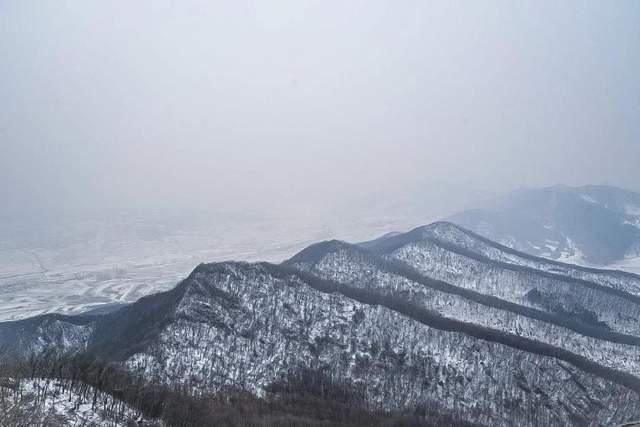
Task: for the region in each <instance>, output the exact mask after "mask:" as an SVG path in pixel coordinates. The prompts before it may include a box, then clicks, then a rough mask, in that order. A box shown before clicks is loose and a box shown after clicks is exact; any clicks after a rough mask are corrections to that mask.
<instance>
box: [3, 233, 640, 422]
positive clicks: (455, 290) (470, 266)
mask: <svg viewBox="0 0 640 427" xmlns="http://www.w3.org/2000/svg"><path fill="white" fill-rule="evenodd" d="M639 318H640V277H639V276H635V275H632V274H628V273H622V272H616V271H606V270H595V269H589V268H585V267H579V266H573V265H569V264H562V263H559V262H556V261H549V260H545V259H542V258H536V257H534V256H531V255H526V254H524V253H520V252H517V251H515V250H513V249H510V248H507V247H504V246H502V245H500V244H496V243H494V242H491V241H489V240H487V239H485V238H482V237H480V236H479V235H477V234H475V233H473V232H470V231H467V230H465V229H462V228H461V227H459V226H456V225H453V224H451V223H444V222H441V223H435V224H432V225H429V226H425V227H419V228H417V229H415V230H413V231H411V232H409V233H403V234H389V235H386V236H384V237H382V238H380V239H377V240H374V241H372V242H367V243H363V244H360V245H352V244H349V243H345V242H340V241H328V242H322V243H318V244H316V245H312V246H310V247H308V248H307V249H305V250H303V251H302V252H300V253H299V254H298V255H296V256H294V257H293V258H291V259H290V260H288V261H286V262H284V263H283V264H281V265H275V264H269V263H239V262H223V263H214V264H202V265H200V266H198V267H197V268H196V269H195V270H194V271H193V272H192V273H191V274H190V275H189V277H188V278H187V279H185V280H184V281H182V282H181V283H180V284H178V285H177V286H176V287H175V288H174V289H172V290H170V291H168V292H164V293H159V294H154V295H150V296H147V297H144V298H142V299H140V300H139V301H137V302H136V303H134V304H131V305H129V306H126V307H123V308H121V309H120V310H118V311H115V312H111V313H106V314H93V315H85V316H61V315H45V316H40V317H36V318H32V319H27V320H23V321H17V322H7V323H0V347H5V348H6V347H12V348H13V349H14V350H15V351H16V352H17V353H21V354H23V355H25V354H29V353H31V352H40V351H42V350H45V349H48V348H59V349H64V350H67V351H72V352H74V351H75V352H83V351H86V352H89V353H92V354H96V355H98V356H100V357H103V358H107V359H109V360H112V361H113V362H114V363H117V364H119V365H120V366H122V367H125V368H126V369H127V370H128V371H129V372H131V373H134V374H137V375H142V376H143V377H145V378H147V379H149V380H155V381H159V382H160V383H164V384H167V385H170V386H180V387H182V388H184V389H186V390H192V391H194V392H201V393H205V392H216V391H221V390H225V389H227V388H229V387H232V388H240V389H244V390H247V391H250V392H251V393H254V394H256V395H258V396H263V395H265V394H266V393H269V390H270V389H271V387H272V386H273V384H276V383H279V382H281V381H283V380H285V379H286V378H288V377H290V376H292V375H295V374H296V372H300V371H305V370H312V371H314V372H322V373H323V375H328V376H329V377H330V378H333V379H335V380H338V381H340V382H341V383H347V384H350V386H352V387H353V388H354V389H357V390H359V392H361V393H362V395H363V396H364V398H365V400H366V402H367V404H368V405H369V406H370V407H372V408H382V409H389V410H391V409H411V408H420V407H432V406H433V405H434V404H435V405H437V407H438V408H439V410H441V411H443V412H444V413H453V414H456V415H459V416H461V417H462V418H464V419H467V420H472V421H474V422H479V423H482V424H485V425H498V426H500V425H502V426H510V425H524V426H527V425H530V426H533V425H612V424H615V423H620V422H623V421H626V420H629V419H634V418H638V417H640V323H638V319H639Z"/></svg>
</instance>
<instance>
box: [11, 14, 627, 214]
mask: <svg viewBox="0 0 640 427" xmlns="http://www.w3.org/2000/svg"><path fill="white" fill-rule="evenodd" d="M0 12H1V13H0V52H2V58H3V59H2V60H0V97H2V99H3V102H2V104H0V131H1V135H2V136H1V138H2V148H3V156H2V157H1V160H0V170H1V171H0V178H1V179H2V182H3V183H4V185H3V186H2V187H1V190H0V197H2V199H3V201H4V203H3V205H4V207H5V215H9V214H15V215H31V214H34V213H35V214H38V215H43V214H44V215H46V214H47V213H48V212H52V213H53V212H65V211H82V210H83V209H84V210H86V209H98V210H99V209H103V208H104V209H107V208H115V209H119V208H125V209H127V208H131V209H138V208H141V209H147V208H163V209H216V210H231V211H233V210H249V211H251V210H254V211H255V210H259V211H265V212H268V211H271V210H278V209H280V210H281V209H285V210H286V209H296V208H298V207H300V206H308V207H309V209H318V210H323V209H329V208H340V207H342V206H348V205H349V203H352V202H353V201H354V200H360V199H366V198H367V197H375V196H376V195H387V194H392V193H402V192H403V191H406V192H407V194H413V195H419V194H421V193H420V192H421V191H423V193H422V194H423V195H424V197H425V198H426V199H429V200H430V201H431V202H433V203H441V204H442V206H439V208H441V210H447V208H448V207H447V206H446V205H447V203H448V201H447V200H445V199H444V198H442V197H440V196H437V194H438V193H437V191H438V190H439V189H438V188H437V187H447V188H449V187H450V188H452V190H451V192H452V193H453V192H455V189H465V191H466V192H468V193H474V194H477V195H487V194H489V195H498V194H502V193H505V192H508V191H511V190H514V189H516V188H519V187H541V186H548V185H556V184H567V185H582V184H604V183H606V184H611V185H616V186H621V187H624V188H628V189H630V190H635V191H639V190H640V186H639V185H640V184H639V183H640V168H638V167H637V166H638V160H639V159H640V142H639V139H640V120H638V117H640V81H639V80H638V78H637V76H638V75H640V49H638V43H639V42H640V26H639V25H637V24H638V22H640V4H638V3H635V2H619V3H615V4H611V3H600V2H583V3H571V4H570V3H566V4H560V5H558V4H555V3H554V2H535V3H533V2H532V3H519V4H514V3H509V2H478V3H473V4H468V3H465V4H463V3H450V2H406V3H401V4H396V5H393V7H391V4H390V3H385V2H349V3H347V4H339V3H337V2H335V3H334V2H304V3H302V2H269V3H266V2H265V3H262V2H247V3H242V4H241V3H235V2H221V3H215V4H210V3H207V2H189V3H188V6H187V7H176V6H175V5H172V4H171V3H158V2H153V3H152V2H139V3H138V2H137V3H133V4H132V3H117V2H105V3H98V2H62V3H58V2H42V3H38V4H36V3H32V2H8V3H5V4H3V5H2V6H0ZM569 24H570V25H569ZM442 183H445V184H444V185H442ZM420 187H423V188H422V189H421V188H420ZM462 193H463V192H461V194H462ZM434 194H436V195H434ZM460 197H466V196H463V195H461V196H460ZM477 198H481V197H476V199H477ZM452 206H453V204H452Z"/></svg>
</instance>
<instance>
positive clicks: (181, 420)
mask: <svg viewBox="0 0 640 427" xmlns="http://www.w3.org/2000/svg"><path fill="white" fill-rule="evenodd" d="M42 378H45V379H53V380H54V381H55V384H56V386H57V387H59V388H61V390H62V391H61V392H62V393H63V394H64V393H65V391H66V390H69V391H70V390H74V391H75V392H76V393H77V394H80V395H83V396H84V398H85V401H86V402H90V403H91V404H92V409H93V410H96V411H102V412H103V413H108V414H111V416H112V418H113V419H118V420H121V419H122V417H123V414H124V413H125V410H126V408H125V404H126V405H128V406H129V407H130V408H133V409H134V411H135V413H136V417H135V419H136V420H129V423H130V424H131V425H132V426H133V425H138V421H140V423H141V424H142V423H144V425H146V426H154V425H167V426H176V427H192V426H193V427H195V426H264V427H268V426H292V427H293V426H354V427H356V426H381V427H384V426H389V427H391V426H461V427H462V426H472V424H470V423H466V422H463V421H460V420H458V419H457V418H456V417H454V416H452V415H448V414H444V413H441V412H440V411H439V410H438V408H437V404H435V403H434V404H433V405H423V406H422V407H420V408H416V409H414V410H412V411H407V412H403V413H399V412H395V413H390V412H382V411H375V410H371V409H369V408H367V405H366V403H365V400H364V394H363V393H362V392H361V391H360V390H358V388H357V387H355V386H353V385H351V384H345V383H338V382H336V381H335V380H333V379H331V376H328V375H324V374H323V373H322V372H319V371H314V370H309V369H300V370H297V371H294V372H293V373H292V374H291V375H290V376H289V377H288V378H283V379H282V380H280V381H278V382H275V383H273V384H272V385H271V386H269V387H268V388H267V390H266V391H267V393H266V395H265V396H264V397H261V398H259V397H256V396H254V395H252V394H251V393H248V392H246V391H242V390H237V389H226V390H222V391H220V392H218V393H215V394H206V395H203V394H200V393H198V392H197V391H194V390H190V389H188V388H186V387H181V386H174V387H170V386H168V385H165V384H159V383H157V382H151V381H148V380H145V379H143V378H141V377H139V376H135V375H133V374H131V373H129V372H127V371H125V370H124V369H122V368H120V367H119V366H117V365H115V364H113V363H107V362H104V361H102V360H100V359H97V358H95V357H93V356H91V355H88V354H57V353H55V352H48V353H42V354H40V355H38V356H31V357H29V358H27V359H17V358H9V357H4V358H0V380H1V381H0V389H2V388H3V387H4V388H7V387H8V388H12V387H13V388H14V389H15V388H16V386H15V385H16V384H19V382H20V381H21V380H29V379H42ZM104 394H107V395H109V396H111V397H113V398H115V399H105V398H104ZM20 419H23V418H19V417H16V420H20ZM141 420H144V421H141ZM0 421H2V422H4V421H6V420H0ZM0 424H1V425H3V426H4V425H5V424H2V423H0ZM11 425H16V426H18V425H21V424H20V422H19V421H18V422H16V423H15V424H11ZM29 425H32V424H29Z"/></svg>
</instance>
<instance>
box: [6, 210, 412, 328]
mask: <svg viewBox="0 0 640 427" xmlns="http://www.w3.org/2000/svg"><path fill="white" fill-rule="evenodd" d="M300 218H301V217H300V216H295V217H291V218H286V217H278V218H258V217H256V218H250V217H249V218H247V217H244V218H234V217H230V216H229V215H225V216H217V217H216V216H212V217H210V218H209V217H206V218H202V217H198V218H197V219H196V220H193V221H191V220H189V221H185V220H181V221H178V220H175V219H174V218H164V217H151V218H149V217H144V218H141V217H136V216H126V217H120V218H116V219H113V218H110V219H109V221H96V220H92V221H77V222H68V223H66V224H61V225H59V226H56V227H55V228H53V229H51V227H49V228H47V229H46V230H45V231H39V230H37V229H36V230H33V229H29V230H27V231H26V232H24V231H21V230H19V229H12V230H9V231H10V232H11V233H13V234H14V235H16V237H15V238H13V239H12V238H7V237H5V236H3V239H2V243H1V244H0V321H4V320H17V319H22V318H25V317H29V316H33V315H37V314H43V313H51V312H57V313H67V314H76V313H81V312H84V311H87V310H91V309H94V308H98V307H105V306H108V305H110V304H114V303H130V302H133V301H136V300H137V299H139V298H140V297H142V296H144V295H148V294H151V293H155V292H159V291H163V290H167V289H170V288H171V287H173V286H174V285H175V284H177V283H178V282H179V281H180V280H181V279H183V278H184V277H186V276H187V275H188V274H189V273H190V272H191V271H192V270H193V268H194V267H195V266H196V265H198V264H199V263H201V262H212V261H223V260H246V261H257V260H261V261H272V262H278V261H282V260H284V259H286V258H288V257H290V256H291V255H293V254H295V253H296V252H297V251H299V250H300V249H302V248H304V247H306V246H308V245H309V244H311V243H314V242H317V241H319V240H324V239H332V238H339V239H344V240H351V241H358V240H365V239H370V238H374V237H377V236H379V235H381V234H383V233H385V232H387V231H391V230H397V229H407V228H409V227H411V226H412V225H413V224H412V223H411V222H409V221H405V222H402V221H391V220H389V219H387V218H370V219H366V218H364V219H363V218H358V219H353V220H345V219H343V218H334V220H333V223H332V224H330V225H326V226H318V225H317V224H320V223H321V221H320V219H318V220H314V219H312V218H310V217H308V216H303V217H302V219H300ZM324 220H325V222H326V218H325V219H324ZM185 223H186V225H185ZM25 233H26V234H28V237H29V239H28V241H26V242H25V241H24V240H25V239H22V236H23V234H25ZM5 235H7V232H6V231H5ZM43 235H44V237H43ZM9 237H11V236H9ZM20 240H22V241H20Z"/></svg>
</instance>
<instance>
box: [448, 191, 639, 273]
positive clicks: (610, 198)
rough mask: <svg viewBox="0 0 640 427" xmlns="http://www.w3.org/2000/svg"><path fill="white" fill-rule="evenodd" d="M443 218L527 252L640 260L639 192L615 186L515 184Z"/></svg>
mask: <svg viewBox="0 0 640 427" xmlns="http://www.w3.org/2000/svg"><path fill="white" fill-rule="evenodd" d="M449 220H450V221H452V222H454V223H456V224H459V225H461V226H463V227H466V228H468V229H470V230H473V231H475V232H477V233H479V234H481V235H482V236H485V237H487V238H489V239H491V240H494V241H496V242H499V243H502V244H504V245H506V246H509V247H511V248H514V249H517V250H519V251H523V252H526V253H529V254H532V255H538V256H543V257H546V258H552V259H556V260H560V261H567V262H572V263H578V264H584V265H596V266H607V265H615V266H616V267H617V268H629V269H630V271H637V270H634V268H637V266H638V265H640V262H638V261H637V260H638V259H640V194H638V193H634V192H631V191H626V190H622V189H620V188H616V187H608V186H593V185H591V186H583V187H567V186H555V187H549V188H542V189H525V190H518V191H515V192H513V193H511V194H509V195H507V196H505V197H502V198H499V199H496V200H492V201H490V202H487V203H485V204H484V206H481V207H480V208H478V209H472V210H467V211H464V212H461V213H458V214H456V215H453V216H451V217H450V218H449Z"/></svg>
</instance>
